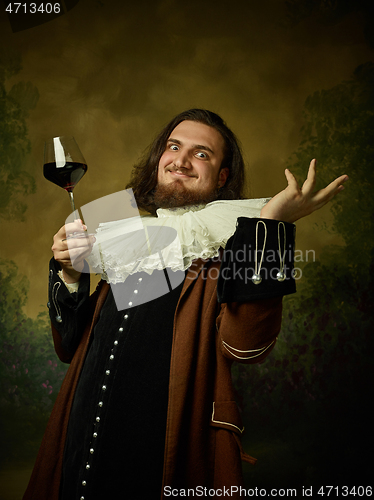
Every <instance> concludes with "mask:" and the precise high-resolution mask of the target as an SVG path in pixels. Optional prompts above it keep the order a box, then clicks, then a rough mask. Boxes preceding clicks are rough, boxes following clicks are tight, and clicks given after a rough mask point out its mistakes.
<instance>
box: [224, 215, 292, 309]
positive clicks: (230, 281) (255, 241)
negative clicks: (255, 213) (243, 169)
mask: <svg viewBox="0 0 374 500" xmlns="http://www.w3.org/2000/svg"><path fill="white" fill-rule="evenodd" d="M294 252H295V225H294V224H290V223H288V222H282V221H277V220H273V219H249V218H246V217H239V218H238V222H237V228H236V231H235V233H234V234H233V236H231V238H230V239H229V240H228V242H227V245H226V248H225V250H224V253H223V259H222V264H221V269H220V275H219V278H218V286H217V295H218V302H219V303H225V302H248V301H251V300H256V299H265V298H271V297H278V296H282V295H287V294H290V293H294V292H295V291H296V285H295V279H294V272H293V261H294Z"/></svg>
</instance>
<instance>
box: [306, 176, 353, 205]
mask: <svg viewBox="0 0 374 500" xmlns="http://www.w3.org/2000/svg"><path fill="white" fill-rule="evenodd" d="M347 180H348V175H341V176H340V177H338V178H337V179H335V180H334V181H332V182H330V184H329V185H328V186H326V187H325V188H324V189H320V190H319V191H317V192H316V193H315V194H314V196H313V200H312V201H313V205H314V207H315V208H314V210H318V209H319V208H321V207H323V206H324V205H326V203H328V202H329V201H331V200H332V199H333V198H334V196H336V195H337V194H338V193H340V192H341V191H343V189H344V186H343V183H344V182H346V181H347Z"/></svg>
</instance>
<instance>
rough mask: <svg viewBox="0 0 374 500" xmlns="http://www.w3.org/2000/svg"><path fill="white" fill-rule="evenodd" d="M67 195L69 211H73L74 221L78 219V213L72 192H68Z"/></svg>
mask: <svg viewBox="0 0 374 500" xmlns="http://www.w3.org/2000/svg"><path fill="white" fill-rule="evenodd" d="M68 194H69V199H70V205H71V209H72V210H73V213H74V220H77V219H80V216H79V212H78V210H77V209H76V208H75V203H74V195H73V191H68Z"/></svg>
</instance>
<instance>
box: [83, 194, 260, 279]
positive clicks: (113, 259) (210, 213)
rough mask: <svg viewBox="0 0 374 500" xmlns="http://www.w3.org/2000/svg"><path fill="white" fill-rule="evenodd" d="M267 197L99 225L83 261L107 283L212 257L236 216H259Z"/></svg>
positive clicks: (182, 267)
mask: <svg viewBox="0 0 374 500" xmlns="http://www.w3.org/2000/svg"><path fill="white" fill-rule="evenodd" d="M268 201H269V198H267V199H264V198H261V199H252V200H217V201H213V202H212V203H208V204H207V205H198V206H190V207H183V208H175V209H161V208H160V209H158V210H157V217H152V216H146V217H132V218H129V219H123V220H119V221H114V222H106V223H103V224H100V226H99V228H98V230H97V232H96V234H95V237H96V242H95V244H94V246H93V249H92V253H91V254H90V256H89V257H88V259H87V261H88V263H89V264H90V266H91V268H92V271H93V272H97V273H101V274H103V278H104V279H106V281H108V283H120V282H123V281H125V280H126V278H127V277H128V276H129V275H130V274H133V273H135V272H141V271H143V272H146V273H148V274H152V272H153V271H154V270H155V269H160V270H161V269H164V268H166V267H167V268H170V269H171V270H172V271H185V270H186V269H188V268H189V267H190V265H191V264H192V262H193V261H194V260H195V259H198V258H203V259H209V258H212V257H216V256H217V255H218V253H219V249H220V248H221V247H222V248H225V246H226V243H227V240H228V239H229V238H230V236H232V235H233V234H234V232H235V229H236V221H237V219H238V217H249V218H253V217H259V216H260V212H261V209H262V207H263V206H264V205H265V204H266V203H267V202H268Z"/></svg>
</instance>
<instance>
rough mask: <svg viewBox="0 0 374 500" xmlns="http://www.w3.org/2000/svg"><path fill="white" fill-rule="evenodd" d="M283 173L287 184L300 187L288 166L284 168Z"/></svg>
mask: <svg viewBox="0 0 374 500" xmlns="http://www.w3.org/2000/svg"><path fill="white" fill-rule="evenodd" d="M284 175H285V176H286V179H287V182H288V185H289V186H290V187H292V188H294V189H297V190H299V189H300V187H299V184H298V182H297V180H296V178H295V176H294V175H293V173H292V172H291V170H289V169H288V168H286V170H285V171H284Z"/></svg>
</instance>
